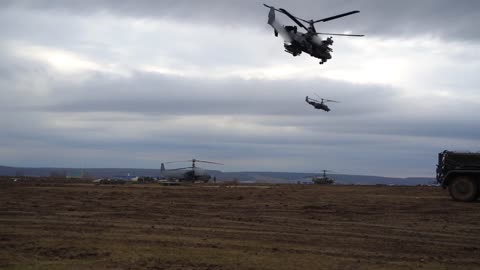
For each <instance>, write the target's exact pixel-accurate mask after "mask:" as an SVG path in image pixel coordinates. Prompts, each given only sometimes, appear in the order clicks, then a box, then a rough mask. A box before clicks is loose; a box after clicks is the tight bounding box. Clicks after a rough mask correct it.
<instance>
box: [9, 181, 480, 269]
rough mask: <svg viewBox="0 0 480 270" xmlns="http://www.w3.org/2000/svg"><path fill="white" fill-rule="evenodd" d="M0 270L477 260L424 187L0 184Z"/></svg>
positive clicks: (468, 232) (474, 225)
mask: <svg viewBox="0 0 480 270" xmlns="http://www.w3.org/2000/svg"><path fill="white" fill-rule="evenodd" d="M0 269H205V270H206V269H272V270H274V269H275V270H276V269H480V203H469V204H468V203H458V202H453V201H451V200H450V198H449V197H448V195H447V193H446V192H445V191H444V190H442V189H440V188H435V187H386V186H313V185H309V186H302V185H272V186H241V185H240V186H222V185H217V186H211V185H190V186H172V187H164V186H160V185H159V184H148V185H117V186H107V185H103V186H102V185H100V186H95V185H93V184H86V183H83V184H82V183H77V184H69V183H48V182H41V183H40V182H29V183H19V182H17V183H6V182H5V181H3V183H0Z"/></svg>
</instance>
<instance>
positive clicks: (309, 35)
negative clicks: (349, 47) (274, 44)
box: [263, 4, 364, 64]
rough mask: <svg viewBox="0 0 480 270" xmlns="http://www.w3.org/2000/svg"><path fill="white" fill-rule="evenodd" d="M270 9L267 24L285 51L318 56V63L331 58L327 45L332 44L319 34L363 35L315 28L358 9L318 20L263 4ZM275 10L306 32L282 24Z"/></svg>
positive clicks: (330, 49) (328, 39)
mask: <svg viewBox="0 0 480 270" xmlns="http://www.w3.org/2000/svg"><path fill="white" fill-rule="evenodd" d="M263 5H264V6H266V7H267V8H269V9H270V12H269V13H268V24H270V25H271V26H272V27H273V32H274V34H275V36H276V37H277V36H278V35H279V34H280V36H281V37H282V38H283V40H284V47H285V51H286V52H287V53H289V54H291V55H293V56H297V55H300V54H301V53H302V52H305V53H308V54H309V55H311V56H313V57H316V58H319V59H320V60H321V61H320V64H323V63H325V62H327V60H328V59H331V58H332V55H331V52H332V51H333V50H332V48H330V47H329V46H331V45H333V38H332V37H328V38H326V39H322V38H321V37H320V35H328V36H348V37H363V36H364V35H350V34H333V33H319V32H317V30H316V29H315V26H314V25H315V24H316V23H319V22H328V21H331V20H335V19H338V18H342V17H345V16H349V15H352V14H355V13H359V12H360V11H358V10H354V11H350V12H346V13H342V14H339V15H335V16H332V17H328V18H324V19H320V20H308V21H307V20H304V19H302V18H299V17H295V16H293V15H292V14H291V13H289V12H288V11H286V10H285V9H283V8H280V9H276V8H275V7H272V6H269V5H266V4H263ZM275 11H277V12H280V13H283V14H285V15H286V16H287V17H289V18H290V19H291V20H292V21H294V22H295V24H297V25H298V26H300V27H302V28H303V29H305V30H307V32H306V33H302V32H298V31H297V26H296V25H293V26H292V25H287V26H283V25H282V24H280V23H279V22H278V20H276V19H275ZM301 21H302V22H304V23H307V24H308V27H307V26H305V25H304V24H302V22H301Z"/></svg>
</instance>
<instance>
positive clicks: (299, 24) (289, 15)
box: [280, 8, 308, 31]
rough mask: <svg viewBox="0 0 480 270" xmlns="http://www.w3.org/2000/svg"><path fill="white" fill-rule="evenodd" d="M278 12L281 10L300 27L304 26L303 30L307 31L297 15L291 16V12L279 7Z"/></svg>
mask: <svg viewBox="0 0 480 270" xmlns="http://www.w3.org/2000/svg"><path fill="white" fill-rule="evenodd" d="M280 12H282V13H283V14H285V15H287V16H288V17H289V18H290V19H292V21H294V22H295V23H296V24H297V25H298V26H300V27H303V28H305V30H307V31H308V28H307V27H305V25H303V24H302V23H301V22H300V21H299V20H298V19H297V17H295V16H293V15H292V14H290V12H288V11H286V10H285V9H283V8H281V9H280Z"/></svg>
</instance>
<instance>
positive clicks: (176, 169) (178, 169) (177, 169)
mask: <svg viewBox="0 0 480 270" xmlns="http://www.w3.org/2000/svg"><path fill="white" fill-rule="evenodd" d="M192 168H193V167H191V166H190V167H183V168H175V169H168V170H166V171H180V170H185V169H192Z"/></svg>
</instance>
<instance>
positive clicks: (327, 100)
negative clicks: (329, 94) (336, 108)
mask: <svg viewBox="0 0 480 270" xmlns="http://www.w3.org/2000/svg"><path fill="white" fill-rule="evenodd" d="M324 101H325V102H335V103H340V101H336V100H331V99H324Z"/></svg>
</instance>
